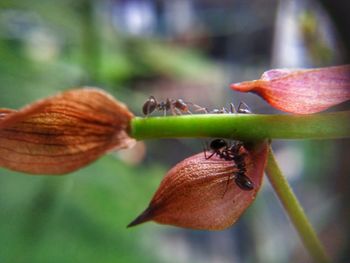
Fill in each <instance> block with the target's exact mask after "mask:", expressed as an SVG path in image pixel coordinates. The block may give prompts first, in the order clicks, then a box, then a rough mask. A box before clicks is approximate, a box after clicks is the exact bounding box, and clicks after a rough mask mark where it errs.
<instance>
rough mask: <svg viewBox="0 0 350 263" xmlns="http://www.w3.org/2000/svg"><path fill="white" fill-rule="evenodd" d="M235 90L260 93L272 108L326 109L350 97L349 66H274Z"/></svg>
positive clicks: (304, 111) (301, 111) (294, 110)
mask: <svg viewBox="0 0 350 263" xmlns="http://www.w3.org/2000/svg"><path fill="white" fill-rule="evenodd" d="M230 87H231V88H232V89H234V90H237V91H242V92H253V93H257V94H258V95H259V96H261V97H262V98H263V99H265V100H266V101H267V102H268V103H270V104H271V105H272V106H273V107H275V108H277V109H279V110H282V111H286V112H290V113H296V114H310V113H316V112H320V111H323V110H326V109H328V108H330V107H332V106H334V105H337V104H340V103H342V102H344V101H347V100H349V99H350V65H344V66H335V67H326V68H316V69H300V70H290V69H272V70H269V71H266V72H265V73H264V74H263V75H262V76H261V79H259V80H252V81H245V82H241V83H234V84H231V86H230Z"/></svg>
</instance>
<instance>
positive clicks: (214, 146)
mask: <svg viewBox="0 0 350 263" xmlns="http://www.w3.org/2000/svg"><path fill="white" fill-rule="evenodd" d="M209 147H210V149H211V150H213V151H217V150H220V149H222V148H224V147H227V142H226V141H225V140H224V139H215V140H212V141H211V142H210V145H209Z"/></svg>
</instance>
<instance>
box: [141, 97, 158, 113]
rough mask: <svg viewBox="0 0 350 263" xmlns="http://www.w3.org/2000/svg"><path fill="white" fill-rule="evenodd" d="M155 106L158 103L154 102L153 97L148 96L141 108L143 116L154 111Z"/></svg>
mask: <svg viewBox="0 0 350 263" xmlns="http://www.w3.org/2000/svg"><path fill="white" fill-rule="evenodd" d="M157 105H158V102H157V101H156V99H155V97H153V96H150V97H149V98H148V100H146V102H145V103H144V104H143V106H142V112H143V114H144V115H148V114H151V113H152V112H153V111H154V110H155V109H156V107H157Z"/></svg>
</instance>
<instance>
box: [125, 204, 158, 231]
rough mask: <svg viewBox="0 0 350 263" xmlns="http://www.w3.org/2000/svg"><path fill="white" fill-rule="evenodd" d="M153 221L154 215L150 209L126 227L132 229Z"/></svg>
mask: <svg viewBox="0 0 350 263" xmlns="http://www.w3.org/2000/svg"><path fill="white" fill-rule="evenodd" d="M151 220H152V213H151V209H150V207H148V208H147V209H146V210H145V211H143V212H142V213H141V214H140V215H139V216H138V217H136V218H135V219H134V220H133V221H132V222H131V223H130V224H128V225H127V226H126V227H127V228H130V227H133V226H137V225H140V224H142V223H145V222H148V221H151Z"/></svg>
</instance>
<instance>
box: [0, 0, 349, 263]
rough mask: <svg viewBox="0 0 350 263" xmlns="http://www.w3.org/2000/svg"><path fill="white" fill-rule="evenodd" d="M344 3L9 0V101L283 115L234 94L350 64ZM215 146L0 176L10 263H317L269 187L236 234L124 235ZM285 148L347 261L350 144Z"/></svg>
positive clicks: (318, 223)
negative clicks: (235, 88)
mask: <svg viewBox="0 0 350 263" xmlns="http://www.w3.org/2000/svg"><path fill="white" fill-rule="evenodd" d="M333 2H337V3H332V1H325V0H323V1H319V2H318V1H311V0H310V1H277V0H268V1H258V0H252V1H244V0H231V1H228V0H227V1H208V0H205V1H194V0H174V1H165V0H160V1H151V0H143V1H141V0H139V1H136V0H100V1H92V0H74V1H73V0H62V1H52V0H46V1H43V0H27V1H19V0H1V2H0V94H1V96H0V103H1V106H2V107H7V108H20V107H22V106H24V105H25V104H28V103H30V102H32V101H34V100H36V99H39V98H42V97H45V96H49V95H53V94H55V93H57V92H59V91H62V90H66V89H69V88H72V87H78V86H97V87H100V88H103V89H105V90H107V91H108V92H110V93H111V94H113V95H114V96H115V97H116V98H118V99H119V100H121V101H123V102H125V103H126V104H127V105H128V106H129V108H130V109H131V110H132V111H133V112H134V113H135V114H136V115H141V107H142V104H143V102H144V101H145V100H146V99H147V98H148V97H149V96H150V95H153V96H155V97H156V98H157V99H159V100H164V99H166V98H167V97H169V98H184V99H185V100H187V101H191V102H193V103H196V104H199V105H201V106H205V107H209V108H213V107H216V108H219V107H222V106H225V105H227V104H228V103H230V102H234V103H239V102H240V101H241V100H243V101H244V102H246V103H247V104H248V105H249V106H250V107H251V108H252V109H253V111H255V112H257V113H275V111H274V110H273V109H271V108H270V107H269V106H268V105H267V104H266V103H264V102H263V101H262V100H261V99H259V98H258V97H256V96H254V95H249V94H243V95H242V94H238V93H234V92H232V91H230V90H229V89H228V85H229V83H230V82H239V81H243V80H248V79H256V78H258V77H259V76H260V74H261V73H262V72H263V71H265V70H268V69H270V68H274V67H277V68H278V67H279V68H280V67H319V66H328V65H336V64H342V63H345V62H348V61H349V59H348V58H349V56H348V54H349V53H348V50H349V49H348V47H349V46H348V45H349V39H348V37H347V36H349V35H350V34H348V31H349V28H350V27H348V26H346V25H349V23H350V22H349V17H348V16H346V15H344V10H350V8H349V4H348V3H347V2H346V1H343V3H341V1H333ZM347 106H348V105H346V104H343V105H341V106H340V107H339V108H338V109H339V110H341V109H346V107H347ZM333 110H334V109H333ZM203 143H205V142H204V141H200V140H154V141H148V142H145V143H140V144H138V145H137V147H135V149H132V150H128V151H121V152H119V153H115V154H109V155H106V156H105V157H103V158H101V159H100V160H98V161H96V162H95V163H93V164H91V165H89V166H88V167H86V168H83V169H81V170H79V171H77V172H74V173H72V174H69V175H66V176H47V177H46V176H31V175H26V174H22V173H16V172H12V171H8V170H5V169H0V262H1V263H22V262H23V263H41V262H84V263H87V262H177V263H185V262H201V263H203V262H204V263H205V262H218V263H225V262H310V261H311V260H310V258H309V257H308V255H307V253H306V252H305V250H304V248H303V247H302V245H301V243H300V241H299V239H298V237H297V235H296V233H295V230H294V229H293V227H292V226H291V225H290V224H289V222H288V220H287V219H286V217H285V215H284V212H283V211H282V209H281V207H280V205H279V203H278V201H277V200H276V198H275V197H274V195H273V193H272V191H271V188H270V186H269V184H268V183H265V185H264V187H263V189H262V190H261V192H260V193H259V195H258V198H257V200H256V202H255V203H254V204H253V205H252V207H251V208H249V209H248V211H247V212H246V213H245V214H244V216H243V217H242V218H241V219H240V220H239V222H238V223H237V224H236V225H235V226H233V227H232V228H230V229H228V230H225V231H220V232H207V231H192V230H186V229H179V228H174V227H170V226H161V225H156V224H153V223H148V224H144V225H141V226H138V227H135V228H132V229H126V225H127V224H128V223H129V222H130V221H131V220H133V219H134V218H135V217H136V216H137V215H138V214H139V213H140V212H141V211H142V210H143V209H144V208H146V206H147V205H148V202H149V200H150V199H151V197H152V194H153V193H154V192H155V190H156V188H157V186H158V184H159V182H160V180H161V178H162V177H163V175H164V174H165V173H166V171H167V170H168V169H169V168H170V167H172V166H173V165H174V164H176V163H177V162H179V161H180V160H182V159H184V158H186V157H187V156H190V155H192V154H194V153H196V152H199V151H201V150H202V147H203V146H202V145H203ZM274 148H275V149H276V154H277V157H278V159H279V160H280V164H281V166H282V169H283V170H284V171H285V172H286V175H287V176H288V179H289V181H290V182H291V184H292V185H293V187H294V189H295V191H296V194H297V195H298V197H299V198H300V200H301V202H302V204H303V205H304V207H305V210H306V212H307V214H308V215H309V217H310V219H311V222H312V223H313V224H314V225H315V227H316V229H317V230H318V232H319V233H320V235H321V238H322V241H323V242H324V243H325V245H326V247H327V250H328V251H329V253H330V255H331V256H332V257H333V258H334V259H335V261H339V262H347V261H349V260H350V252H349V250H348V247H349V240H348V239H349V236H350V235H349V234H350V228H349V223H348V222H349V220H350V215H349V208H348V206H347V205H346V200H348V198H349V192H350V191H349V186H350V182H349V176H348V175H349V174H350V171H349V170H350V168H349V164H348V163H349V157H348V156H349V140H336V141H317V142H315V141H305V142H300V141H299V142H293V141H288V142H282V141H278V142H275V143H274Z"/></svg>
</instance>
